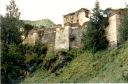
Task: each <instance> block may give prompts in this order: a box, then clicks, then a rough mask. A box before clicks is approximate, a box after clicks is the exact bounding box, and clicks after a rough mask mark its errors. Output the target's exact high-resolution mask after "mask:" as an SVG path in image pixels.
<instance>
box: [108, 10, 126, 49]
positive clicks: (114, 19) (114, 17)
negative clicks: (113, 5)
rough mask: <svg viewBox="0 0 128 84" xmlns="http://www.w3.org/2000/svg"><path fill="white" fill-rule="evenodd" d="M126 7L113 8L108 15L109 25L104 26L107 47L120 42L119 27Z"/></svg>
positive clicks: (114, 45)
mask: <svg viewBox="0 0 128 84" xmlns="http://www.w3.org/2000/svg"><path fill="white" fill-rule="evenodd" d="M126 10H127V9H114V10H112V14H111V16H110V17H109V25H108V27H107V28H106V34H107V39H108V41H109V47H116V46H117V45H118V44H119V43H121V37H120V34H119V27H120V22H121V20H122V17H123V16H124V15H125V14H126Z"/></svg>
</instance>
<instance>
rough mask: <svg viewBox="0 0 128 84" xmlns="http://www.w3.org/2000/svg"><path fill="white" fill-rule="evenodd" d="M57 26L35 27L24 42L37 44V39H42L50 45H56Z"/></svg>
mask: <svg viewBox="0 0 128 84" xmlns="http://www.w3.org/2000/svg"><path fill="white" fill-rule="evenodd" d="M55 31H56V28H48V29H33V30H31V31H29V33H28V35H27V37H26V38H25V39H24V40H23V44H26V43H28V44H33V45H34V44H35V42H36V41H41V42H42V43H45V44H47V45H48V46H52V47H54V46H55V35H56V32H55Z"/></svg>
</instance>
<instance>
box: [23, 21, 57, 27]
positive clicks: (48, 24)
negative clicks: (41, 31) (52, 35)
mask: <svg viewBox="0 0 128 84" xmlns="http://www.w3.org/2000/svg"><path fill="white" fill-rule="evenodd" d="M24 22H25V23H26V24H31V25H34V26H37V27H40V26H44V27H45V28H52V27H54V26H56V24H55V23H53V22H52V21H51V20H49V19H42V20H36V21H30V20H24Z"/></svg>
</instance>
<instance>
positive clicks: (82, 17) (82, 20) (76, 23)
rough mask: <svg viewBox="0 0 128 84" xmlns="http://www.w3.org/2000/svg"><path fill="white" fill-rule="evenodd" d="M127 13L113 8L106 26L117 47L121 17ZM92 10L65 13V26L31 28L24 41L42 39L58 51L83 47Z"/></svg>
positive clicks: (108, 37)
mask: <svg viewBox="0 0 128 84" xmlns="http://www.w3.org/2000/svg"><path fill="white" fill-rule="evenodd" d="M125 13H126V9H113V10H112V11H111V15H110V17H109V25H108V27H107V28H106V35H107V39H108V40H109V46H110V47H116V46H117V45H118V43H121V41H120V38H121V37H120V35H119V32H118V28H119V25H120V21H121V19H122V18H121V17H122V16H124V14H125ZM89 17H90V12H89V10H88V9H84V8H81V9H80V10H78V11H76V12H73V13H69V14H67V15H64V16H63V18H64V27H62V26H61V25H58V26H57V27H56V28H47V29H36V30H34V29H33V30H31V31H30V32H29V33H28V36H27V37H26V38H25V39H24V41H23V43H30V44H35V42H36V41H38V40H40V41H41V42H42V43H45V44H47V45H48V46H51V47H54V49H55V50H56V51H59V50H62V49H65V50H69V49H71V48H80V47H83V44H82V42H81V37H82V34H83V32H85V31H86V27H87V23H88V21H89Z"/></svg>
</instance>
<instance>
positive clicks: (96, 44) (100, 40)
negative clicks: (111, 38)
mask: <svg viewBox="0 0 128 84" xmlns="http://www.w3.org/2000/svg"><path fill="white" fill-rule="evenodd" d="M107 25H108V17H104V12H103V11H101V10H100V7H99V2H98V1H97V2H96V5H95V8H94V9H93V14H92V16H91V18H90V21H89V22H88V24H87V31H86V32H84V33H83V38H82V41H83V43H84V44H85V47H86V48H89V49H91V50H92V51H93V52H96V51H98V50H102V49H105V48H107V46H108V41H107V39H106V35H105V28H106V26H107Z"/></svg>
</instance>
